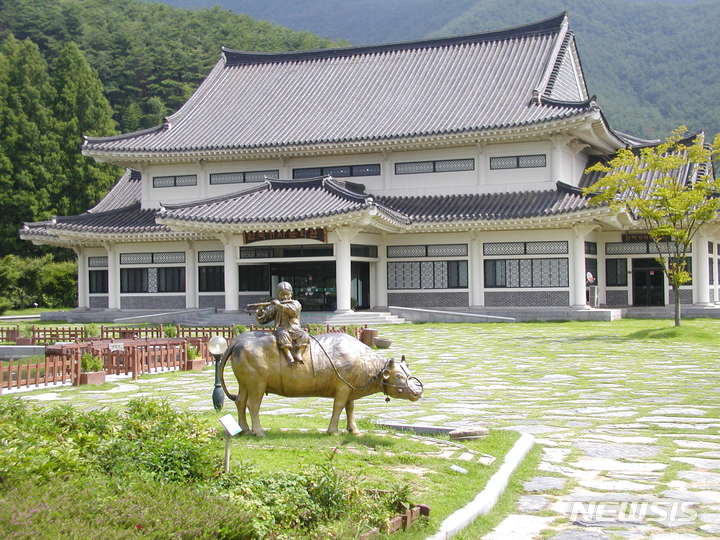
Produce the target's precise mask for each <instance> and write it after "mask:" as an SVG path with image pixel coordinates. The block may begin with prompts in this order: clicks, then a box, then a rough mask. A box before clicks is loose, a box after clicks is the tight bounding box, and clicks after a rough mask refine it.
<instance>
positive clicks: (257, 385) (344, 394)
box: [220, 283, 423, 437]
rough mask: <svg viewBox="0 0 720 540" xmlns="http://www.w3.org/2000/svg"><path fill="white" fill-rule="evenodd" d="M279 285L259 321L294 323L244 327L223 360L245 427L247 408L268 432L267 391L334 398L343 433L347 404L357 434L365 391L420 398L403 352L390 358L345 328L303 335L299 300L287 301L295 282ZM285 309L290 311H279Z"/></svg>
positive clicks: (333, 421)
mask: <svg viewBox="0 0 720 540" xmlns="http://www.w3.org/2000/svg"><path fill="white" fill-rule="evenodd" d="M278 289H279V290H280V294H278V296H279V297H280V301H275V302H273V303H267V304H265V305H263V306H260V307H258V310H257V313H256V316H257V318H258V321H262V320H264V321H269V320H271V319H273V318H274V319H275V321H276V322H280V323H282V321H283V319H284V320H285V321H292V323H295V324H293V326H295V328H292V329H290V330H289V329H288V328H281V327H280V324H278V328H276V330H275V332H264V331H251V332H244V333H242V334H240V335H239V336H237V337H236V338H235V339H234V340H233V342H232V343H231V345H230V346H229V347H228V349H227V351H226V352H225V354H224V355H223V358H222V361H221V364H220V373H221V383H222V387H223V390H224V391H225V394H226V395H227V396H228V398H229V399H231V400H232V401H234V402H235V405H236V406H237V410H238V423H239V424H240V427H241V428H242V430H243V433H247V432H250V431H251V430H250V427H249V425H248V422H247V418H246V416H245V411H246V409H247V410H249V411H250V418H251V420H252V433H254V434H255V435H257V436H259V437H262V436H263V435H264V431H263V429H262V426H261V425H260V415H259V412H260V404H261V403H262V399H263V396H264V395H265V394H267V393H272V394H277V395H281V396H286V397H311V396H312V397H327V398H333V400H334V402H333V412H332V417H331V418H330V425H329V427H328V429H327V433H328V434H335V433H338V421H339V419H340V413H341V412H342V410H343V409H345V412H346V415H347V428H348V431H349V432H350V433H352V434H355V435H357V434H359V433H360V431H359V429H358V427H357V424H356V423H355V417H354V414H353V413H354V402H355V400H356V399H359V398H361V397H365V396H369V395H371V394H375V393H377V392H383V393H384V394H385V395H386V396H388V399H389V398H390V397H393V398H399V399H408V400H410V401H417V400H418V399H420V397H421V396H422V390H423V386H422V383H421V382H420V380H419V379H417V378H416V377H413V376H412V375H411V374H410V370H409V368H408V364H407V363H406V362H405V358H404V357H403V359H402V360H400V361H395V360H393V359H390V360H387V359H385V358H383V357H381V356H379V355H377V354H376V353H375V352H374V351H373V350H372V349H371V348H370V347H368V346H367V345H365V344H364V343H362V342H360V341H359V340H357V339H355V338H354V337H352V336H349V335H347V334H344V333H342V334H341V333H329V334H321V335H319V336H313V337H312V339H308V337H309V336H307V334H306V333H305V332H304V330H303V331H302V332H303V335H299V333H298V331H297V329H298V328H300V326H299V311H300V309H299V307H300V304H299V303H298V302H297V301H294V300H293V301H292V302H289V301H288V300H289V297H290V296H291V295H292V288H291V287H290V284H288V283H281V284H280V285H279V286H278ZM288 291H289V294H288ZM286 306H287V308H286ZM281 310H286V311H285V313H284V314H278V313H277V312H278V311H281ZM268 312H270V313H268ZM288 315H289V316H288ZM278 319H279V321H278ZM296 321H297V322H296ZM300 330H302V328H300ZM278 334H279V335H278ZM296 337H297V338H298V340H299V341H300V345H301V346H300V347H298V348H297V349H296V350H290V349H291V348H294V343H292V342H293V341H294V339H293V338H296ZM228 359H230V362H231V365H232V369H233V373H234V374H235V378H236V379H237V381H238V385H239V390H238V394H237V395H233V394H231V393H230V392H229V391H228V389H227V386H226V384H225V377H224V373H223V372H224V369H225V365H226V362H227V361H228Z"/></svg>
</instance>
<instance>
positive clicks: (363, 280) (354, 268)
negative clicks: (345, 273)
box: [350, 261, 370, 309]
mask: <svg viewBox="0 0 720 540" xmlns="http://www.w3.org/2000/svg"><path fill="white" fill-rule="evenodd" d="M350 275H351V276H352V285H351V292H350V298H351V299H352V304H353V307H354V308H355V309H370V263H368V262H359V261H352V262H351V263H350Z"/></svg>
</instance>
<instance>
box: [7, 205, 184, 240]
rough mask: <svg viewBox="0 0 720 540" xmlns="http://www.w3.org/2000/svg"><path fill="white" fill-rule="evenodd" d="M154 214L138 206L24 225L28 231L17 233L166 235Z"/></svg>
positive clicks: (164, 228)
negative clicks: (151, 233)
mask: <svg viewBox="0 0 720 540" xmlns="http://www.w3.org/2000/svg"><path fill="white" fill-rule="evenodd" d="M156 214H157V211H156V210H143V209H141V208H140V203H134V204H131V205H130V206H126V207H124V208H116V209H113V210H107V211H104V212H92V213H90V212H85V213H84V214H79V215H77V216H63V217H56V218H55V219H53V220H49V221H39V222H35V223H27V224H26V226H27V227H28V230H27V231H26V230H21V231H20V233H21V235H22V234H25V233H30V234H32V235H33V236H37V235H47V234H50V235H52V234H53V233H54V232H60V231H71V232H81V233H90V234H128V233H130V234H131V233H148V232H169V231H170V229H168V228H167V227H166V226H165V225H159V224H157V223H156V222H155V216H156Z"/></svg>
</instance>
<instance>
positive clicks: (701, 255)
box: [692, 232, 710, 305]
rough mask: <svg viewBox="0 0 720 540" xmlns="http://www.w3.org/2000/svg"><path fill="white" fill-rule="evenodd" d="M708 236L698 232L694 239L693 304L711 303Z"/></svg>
mask: <svg viewBox="0 0 720 540" xmlns="http://www.w3.org/2000/svg"><path fill="white" fill-rule="evenodd" d="M708 260H709V257H708V241H707V236H705V235H704V234H702V233H701V232H698V233H697V234H696V235H695V240H694V241H693V254H692V280H693V304H699V305H708V304H710V269H709V264H708Z"/></svg>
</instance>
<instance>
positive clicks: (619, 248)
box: [605, 242, 648, 255]
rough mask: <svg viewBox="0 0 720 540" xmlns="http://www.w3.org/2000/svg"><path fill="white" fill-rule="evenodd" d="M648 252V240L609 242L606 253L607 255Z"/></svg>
mask: <svg viewBox="0 0 720 540" xmlns="http://www.w3.org/2000/svg"><path fill="white" fill-rule="evenodd" d="M647 252H648V243H647V242H608V243H607V244H605V253H606V254H607V255H628V254H632V253H647Z"/></svg>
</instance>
